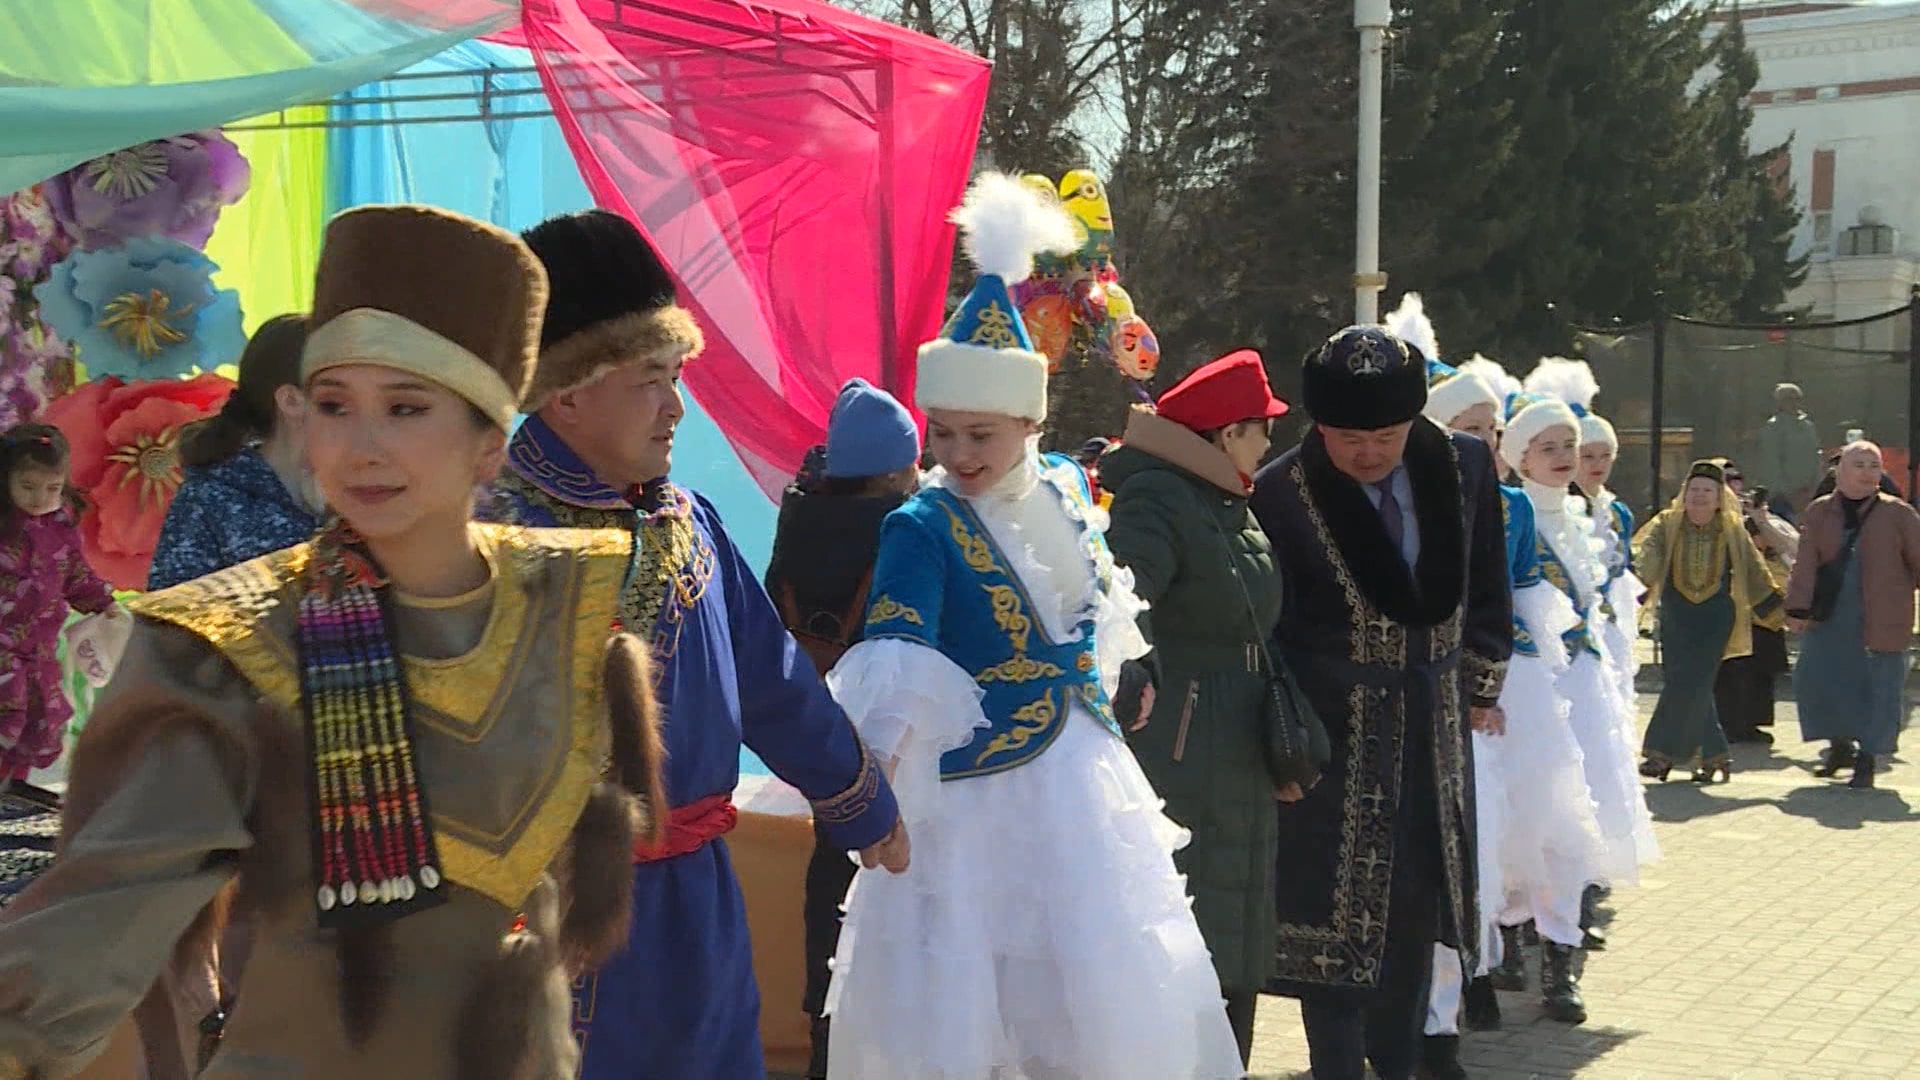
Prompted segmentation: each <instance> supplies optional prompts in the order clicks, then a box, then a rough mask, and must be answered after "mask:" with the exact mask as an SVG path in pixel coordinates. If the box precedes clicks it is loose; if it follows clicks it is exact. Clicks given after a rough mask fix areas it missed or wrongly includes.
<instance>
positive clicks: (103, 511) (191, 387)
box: [47, 374, 233, 589]
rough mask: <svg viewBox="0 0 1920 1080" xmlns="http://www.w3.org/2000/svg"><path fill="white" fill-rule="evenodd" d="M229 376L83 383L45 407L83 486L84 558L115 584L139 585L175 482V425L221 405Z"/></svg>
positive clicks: (76, 479)
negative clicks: (69, 447) (62, 436)
mask: <svg viewBox="0 0 1920 1080" xmlns="http://www.w3.org/2000/svg"><path fill="white" fill-rule="evenodd" d="M232 390H233V383H231V382H229V381H228V380H226V379H224V378H221V377H220V376H218V375H211V374H209V375H199V376H196V377H194V378H192V379H166V380H158V381H154V380H148V381H142V382H135V383H129V382H123V381H121V380H120V379H117V378H114V377H113V376H107V377H106V378H102V379H93V380H90V381H88V382H85V383H82V384H81V385H80V386H79V387H77V388H75V390H74V391H73V393H71V394H68V395H67V396H65V397H63V398H61V399H60V400H58V401H55V402H54V403H53V404H52V405H49V406H48V407H47V422H48V423H50V424H53V425H54V426H56V427H58V428H59V429H60V430H61V432H63V433H64V434H65V435H66V436H67V441H68V442H70V443H72V444H73V457H72V460H71V466H70V467H71V475H72V478H73V483H74V485H75V486H76V487H78V488H79V489H80V490H82V491H83V492H85V493H86V498H87V504H88V505H87V509H86V511H85V513H83V514H81V516H80V537H81V542H82V544H83V546H84V548H85V551H86V556H87V562H88V564H89V565H91V566H92V567H93V568H94V570H96V571H98V572H99V574H100V576H101V577H104V578H106V579H107V580H108V581H110V582H112V583H113V585H114V587H115V588H120V589H144V588H146V587H147V567H148V566H149V564H151V563H152V562H153V547H154V545H155V544H156V543H158V542H159V540H160V523H161V522H162V521H163V520H164V519H165V518H166V516H167V507H168V506H171V505H172V504H173V493H174V491H175V490H176V489H178V488H179V486H180V454H179V444H180V429H181V428H182V427H183V426H185V425H187V424H190V423H192V422H193V421H195V420H201V419H205V418H206V417H209V416H212V415H213V414H214V413H216V412H218V411H220V406H222V405H224V404H226V401H227V395H228V394H229V393H230V392H232Z"/></svg>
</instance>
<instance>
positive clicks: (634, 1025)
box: [495, 416, 919, 1080]
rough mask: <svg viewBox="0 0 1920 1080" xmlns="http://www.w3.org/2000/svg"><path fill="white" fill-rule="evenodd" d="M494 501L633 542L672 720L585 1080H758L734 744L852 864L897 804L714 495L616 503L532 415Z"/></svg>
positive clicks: (593, 1024) (580, 985)
mask: <svg viewBox="0 0 1920 1080" xmlns="http://www.w3.org/2000/svg"><path fill="white" fill-rule="evenodd" d="M495 494H496V496H497V497H498V501H499V503H500V505H499V506H498V507H496V512H498V513H501V514H503V515H505V516H506V517H508V518H510V519H511V520H514V521H517V522H520V523H522V524H527V525H538V526H550V525H571V526H576V527H596V528H616V529H620V530H622V531H624V532H627V533H630V534H631V535H632V536H633V538H634V554H633V562H632V564H631V565H630V566H629V567H628V569H627V572H626V574H625V580H624V584H622V585H620V586H619V587H618V596H619V603H618V619H619V622H620V625H622V626H623V627H625V628H627V629H629V630H631V631H633V632H634V633H637V634H639V635H640V636H641V637H643V638H645V639H646V640H648V641H649V642H650V643H651V644H652V651H653V657H654V671H655V675H656V687H657V688H656V694H657V696H658V698H659V700H660V704H661V708H662V710H663V712H664V713H665V715H666V717H667V721H666V733H665V737H666V749H667V793H668V796H669V798H670V799H671V801H672V804H673V820H672V836H671V838H670V841H669V843H668V845H667V846H666V847H664V848H660V849H650V850H644V851H637V852H635V864H634V868H633V880H634V896H633V932H632V939H631V941H630V943H629V945H628V947H627V949H626V950H624V951H623V952H621V953H620V954H619V955H618V956H616V957H614V959H613V960H611V961H610V962H608V963H607V964H606V965H605V966H603V967H602V968H601V969H600V970H599V972H598V973H596V974H593V975H588V976H586V977H584V978H582V979H581V980H579V982H577V983H576V984H575V987H574V1018H575V1026H574V1030H575V1034H576V1036H577V1037H578V1038H579V1039H580V1040H581V1043H582V1046H583V1047H584V1049H585V1058H586V1067H585V1072H584V1074H583V1075H584V1077H585V1078H586V1080H643V1078H655V1080H683V1078H692V1077H699V1078H701V1080H759V1078H760V1077H762V1076H763V1075H764V1074H765V1070H766V1066H765V1063H764V1061H763V1059H762V1053H761V1047H760V1035H759V1015H760V997H759V990H758V988H757V986H756V984H755V982H754V977H753V954H752V947H751V944H750V942H749V940H748V936H747V919H746V907H745V901H744V899H743V898H742V896H741V893H740V885H739V882H738V880H737V879H736V878H735V876H734V869H733V863H732V861H731V859H730V857H729V855H728V852H727V845H726V843H725V841H724V840H722V839H721V838H722V837H723V836H724V835H725V833H726V832H727V831H728V830H729V829H731V828H732V826H733V823H734V821H735V819H736V812H735V810H734V807H733V803H732V793H733V789H734V786H735V784H736V783H738V781H739V777H740V747H741V745H742V743H743V742H744V743H745V745H746V746H747V748H748V749H751V750H752V751H753V752H754V753H755V754H757V755H759V757H760V758H761V759H762V760H763V761H765V762H766V763H767V765H768V767H769V768H771V769H772V770H773V772H774V774H775V775H777V776H779V777H780V778H781V779H782V780H785V781H786V782H787V783H789V784H791V785H793V786H794V787H796V788H798V789H799V790H800V792H801V793H802V794H804V795H806V796H807V797H808V798H809V799H811V800H813V812H814V820H815V822H816V823H817V824H819V825H821V826H822V827H823V828H824V829H825V831H826V833H827V834H828V835H829V836H830V837H831V838H832V840H833V842H834V843H835V844H836V845H837V846H839V847H840V848H842V849H845V850H852V849H856V848H862V847H867V846H869V845H871V844H874V843H877V842H878V841H880V840H881V839H883V838H884V837H885V836H886V834H887V832H888V830H889V829H891V828H892V826H893V823H894V820H895V807H894V801H893V794H892V791H891V789H890V788H889V787H888V785H887V783H886V781H885V779H884V778H882V776H881V775H880V771H879V768H878V766H877V765H876V764H875V762H874V760H873V759H872V758H871V757H870V756H868V754H867V752H866V750H865V748H864V747H862V745H861V743H860V740H859V738H858V737H857V736H856V735H855V734H854V731H853V727H852V726H851V725H850V724H848V723H847V720H846V717H845V716H844V715H843V714H842V713H841V711H840V708H839V706H837V705H835V704H834V702H833V699H832V698H831V697H829V696H828V694H827V691H826V688H825V687H824V686H822V685H821V683H820V678H819V676H818V675H817V674H816V673H815V671H814V668H813V665H812V663H811V662H810V661H809V660H808V659H807V657H806V655H805V654H804V653H802V652H801V651H800V649H799V647H798V646H796V645H795V644H794V641H793V638H792V637H790V636H789V635H788V634H787V632H786V629H785V628H784V627H783V626H782V625H781V622H780V616H779V613H778V612H777V611H776V610H775V609H774V606H773V603H772V602H771V601H770V600H768V599H767V594H766V590H765V589H764V588H762V587H761V585H760V582H759V580H758V579H757V577H756V576H755V575H754V573H753V571H752V569H751V568H750V567H749V566H748V565H747V562H746V560H745V559H744V558H742V557H741V556H740V553H739V552H738V551H737V550H736V549H735V548H734V546H733V542H732V540H731V539H730V538H729V537H728V536H727V533H726V530H725V528H724V527H722V525H721V523H720V518H719V515H718V514H716V513H715V512H714V510H713V507H712V506H711V505H710V504H708V503H707V501H706V500H705V499H703V498H701V497H700V496H698V495H695V494H692V493H690V492H687V491H685V490H683V489H681V488H679V487H677V486H675V485H674V484H672V483H671V482H669V481H666V480H661V481H658V482H656V483H653V484H651V485H648V487H647V488H646V489H645V490H643V491H639V492H634V493H622V492H618V491H615V490H613V489H612V488H610V487H608V486H607V485H605V484H603V483H601V482H600V481H599V480H597V479H596V478H595V477H594V476H593V474H592V473H591V472H590V471H589V470H588V469H587V467H586V465H585V464H584V463H583V462H581V461H580V459H579V457H578V455H576V454H575V453H574V452H573V451H572V450H571V449H570V448H569V447H568V446H567V445H566V444H565V443H564V442H562V441H561V440H560V438H559V437H558V436H557V435H555V434H554V433H553V430H552V429H551V428H549V427H547V425H546V424H545V423H544V422H543V421H541V420H540V418H539V417H538V416H533V417H529V418H528V419H527V421H526V422H525V423H524V424H522V425H521V428H520V430H519V431H518V432H517V433H516V434H515V435H514V438H513V441H512V443H511V445H510V446H509V448H508V471H507V473H506V474H505V475H504V476H503V478H502V479H501V481H500V482H499V484H498V486H497V488H496V492H495ZM918 865H919V864H918V861H917V859H916V863H915V866H916V870H917V868H918ZM781 1007H782V1008H787V1007H790V1006H789V1005H788V1003H784V1002H783V1003H782V1004H781Z"/></svg>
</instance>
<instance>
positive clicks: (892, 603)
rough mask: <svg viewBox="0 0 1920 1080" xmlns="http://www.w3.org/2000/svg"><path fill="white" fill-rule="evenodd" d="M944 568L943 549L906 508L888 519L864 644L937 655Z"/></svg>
mask: <svg viewBox="0 0 1920 1080" xmlns="http://www.w3.org/2000/svg"><path fill="white" fill-rule="evenodd" d="M944 564H945V559H944V555H943V552H942V551H941V548H940V546H939V545H938V544H936V543H935V542H934V540H933V538H932V537H931V536H929V535H928V534H927V530H926V527H925V526H924V525H923V524H922V523H921V521H920V519H919V518H917V517H915V516H914V515H913V514H912V513H911V512H910V511H909V510H907V509H905V508H902V509H900V510H895V511H894V512H893V513H891V514H888V515H887V519H886V520H885V521H884V522H882V523H881V525H880V555H879V558H878V559H877V560H876V561H875V562H874V567H873V586H872V588H871V589H870V590H869V599H868V601H867V624H866V629H865V630H864V631H863V632H862V633H863V635H864V639H865V640H867V641H873V640H876V639H879V638H894V639H896V640H899V641H911V642H913V643H914V644H916V645H925V646H926V647H927V648H929V649H935V650H937V649H939V648H940V612H941V602H942V599H943V598H944V595H945V587H946V574H945V573H944V572H943V570H942V568H943V566H944Z"/></svg>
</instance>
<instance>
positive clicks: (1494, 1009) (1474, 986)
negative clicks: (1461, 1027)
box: [1463, 975, 1500, 1031]
mask: <svg viewBox="0 0 1920 1080" xmlns="http://www.w3.org/2000/svg"><path fill="white" fill-rule="evenodd" d="M1463 1011H1464V1012H1465V1013H1466V1020H1467V1026H1468V1027H1469V1028H1472V1029H1473V1030H1475V1031H1493V1030H1494V1029H1496V1028H1498V1027H1499V1026H1500V995H1499V994H1496V993H1494V992H1493V977H1492V976H1491V975H1482V976H1480V977H1478V978H1476V979H1474V980H1472V981H1471V982H1469V983H1467V994H1466V1001H1465V1009H1464V1010H1463Z"/></svg>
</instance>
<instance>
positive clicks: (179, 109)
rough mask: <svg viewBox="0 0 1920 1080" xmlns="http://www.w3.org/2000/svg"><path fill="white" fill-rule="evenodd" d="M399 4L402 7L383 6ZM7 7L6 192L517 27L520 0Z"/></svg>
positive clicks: (0, 75) (70, 0)
mask: <svg viewBox="0 0 1920 1080" xmlns="http://www.w3.org/2000/svg"><path fill="white" fill-rule="evenodd" d="M383 7H384V8H386V9H387V10H392V11H401V10H402V9H403V8H404V5H392V4H388V5H383ZM405 13H407V14H412V15H415V16H416V18H413V19H407V18H402V17H397V16H389V15H376V14H370V13H369V12H368V11H366V10H363V5H362V4H357V3H355V2H354V0H195V2H193V3H191V4H186V3H173V4H167V5H156V4H155V3H153V0H6V2H5V3H0V194H5V193H10V192H14V191H18V190H20V189H22V188H25V187H29V186H31V185H33V184H35V183H37V182H39V181H41V180H44V179H46V178H47V177H49V176H52V175H54V174H56V173H59V172H62V171H64V170H66V169H69V168H72V167H73V166H75V165H78V164H79V163H81V162H83V161H86V160H88V159H89V158H94V157H98V156H100V155H102V154H107V153H111V152H113V151H115V150H119V149H122V148H124V147H127V146H132V145H135V144H137V143H143V142H147V141H150V140H152V139H159V138H165V137H167V136H169V135H178V134H181V133H183V132H187V131H197V130H200V129H202V128H209V127H215V126H218V125H220V124H225V123H228V122H231V121H235V120H240V119H244V118H246V117H250V116H258V115H260V114H262V113H268V112H273V111H274V110H277V109H283V108H287V107H289V106H293V105H298V104H302V103H306V102H312V101H320V100H324V99H326V98H328V97H331V96H332V95H334V94H337V93H340V92H341V91H344V90H346V89H349V88H351V87H354V86H358V85H359V84H361V83H364V82H366V81H367V80H369V79H374V78H380V77H383V76H385V75H387V74H389V73H391V72H394V71H397V70H399V69H401V68H404V67H406V66H408V65H409V64H413V63H417V62H419V61H420V60H422V59H424V58H426V57H429V56H434V55H437V54H439V53H441V52H442V51H444V50H446V49H447V48H448V47H450V46H452V45H455V44H457V43H459V42H461V41H465V40H467V39H469V38H472V37H475V36H476V35H479V34H484V33H490V32H492V31H495V30H498V29H500V28H502V27H505V26H507V25H509V24H511V23H512V22H513V21H514V20H515V19H516V18H517V17H518V13H519V4H518V3H517V2H515V0H464V2H463V3H462V4H461V5H460V8H459V11H458V13H457V14H458V19H459V21H453V20H450V19H448V18H444V17H439V16H436V15H435V14H434V13H433V6H432V5H430V4H429V5H422V6H419V7H418V9H417V10H411V9H409V10H407V11H406V12H405Z"/></svg>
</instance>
